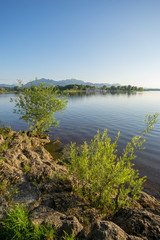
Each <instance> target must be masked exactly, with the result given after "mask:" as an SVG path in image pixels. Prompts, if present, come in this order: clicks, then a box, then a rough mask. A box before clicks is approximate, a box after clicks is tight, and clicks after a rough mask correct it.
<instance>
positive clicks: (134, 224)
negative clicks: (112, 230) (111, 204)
mask: <svg viewBox="0 0 160 240" xmlns="http://www.w3.org/2000/svg"><path fill="white" fill-rule="evenodd" d="M113 221H114V222H115V223H116V224H117V225H118V226H120V227H121V228H122V229H123V230H124V231H125V232H126V233H128V234H131V235H135V236H138V237H142V238H143V239H155V240H156V239H160V216H159V215H156V214H153V213H151V212H148V211H147V210H146V209H130V208H124V209H122V210H120V211H119V212H118V213H117V214H116V215H115V216H114V218H113Z"/></svg>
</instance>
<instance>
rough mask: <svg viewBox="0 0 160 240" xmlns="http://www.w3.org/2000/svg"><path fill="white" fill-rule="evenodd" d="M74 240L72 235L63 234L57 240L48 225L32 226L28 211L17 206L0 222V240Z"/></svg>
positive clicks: (53, 231)
mask: <svg viewBox="0 0 160 240" xmlns="http://www.w3.org/2000/svg"><path fill="white" fill-rule="evenodd" d="M11 239H15V240H29V239H32V240H56V239H63V240H74V238H73V235H72V234H71V235H68V234H67V233H64V236H62V237H61V238H58V236H57V234H56V230H55V229H54V228H53V227H52V226H51V225H50V226H45V225H40V226H38V225H34V224H32V223H31V221H30V219H29V216H28V211H27V210H26V209H25V207H24V206H22V205H20V204H17V205H16V206H15V207H12V208H10V209H9V210H7V217H6V218H3V220H2V221H1V222H0V240H11Z"/></svg>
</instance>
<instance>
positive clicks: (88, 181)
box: [69, 114, 158, 214]
mask: <svg viewBox="0 0 160 240" xmlns="http://www.w3.org/2000/svg"><path fill="white" fill-rule="evenodd" d="M157 117H158V114H155V115H153V117H152V116H150V115H147V118H146V120H145V123H146V129H145V130H144V131H142V136H135V137H133V139H132V141H131V142H130V143H128V144H127V145H126V147H125V149H124V151H123V153H122V155H121V156H118V155H117V141H118V139H119V135H120V133H118V136H117V138H116V139H115V141H114V142H111V139H110V138H109V136H108V133H107V130H104V132H103V133H102V134H100V132H99V131H98V132H97V135H96V136H95V137H94V139H93V140H91V142H90V143H89V144H88V143H87V142H84V144H83V145H81V146H80V147H77V146H76V144H75V143H71V153H70V163H69V168H70V172H71V173H72V175H73V180H74V184H75V188H76V189H77V190H78V191H80V192H81V194H83V195H84V196H85V197H87V198H88V199H89V200H90V201H91V203H92V204H93V205H94V206H95V207H98V208H101V209H103V210H106V211H108V213H109V212H111V214H112V213H114V212H115V211H117V210H118V209H119V208H121V207H124V206H127V205H131V203H132V201H133V200H136V199H138V198H139V196H140V193H141V191H142V188H143V187H142V185H143V183H144V182H145V177H142V178H140V177H139V173H138V171H137V170H135V169H134V168H133V166H134V164H133V163H132V161H131V160H133V159H134V158H135V157H136V156H135V151H136V150H137V149H142V145H143V143H144V142H145V135H146V134H147V133H148V132H150V131H151V129H152V128H153V124H154V123H155V122H157V120H156V119H157ZM79 189H80V190H79Z"/></svg>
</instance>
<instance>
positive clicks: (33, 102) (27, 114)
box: [11, 83, 67, 133]
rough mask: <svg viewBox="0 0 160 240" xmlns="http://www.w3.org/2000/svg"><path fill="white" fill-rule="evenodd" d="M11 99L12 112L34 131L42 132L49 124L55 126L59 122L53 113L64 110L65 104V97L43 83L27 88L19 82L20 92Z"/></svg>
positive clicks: (51, 86)
mask: <svg viewBox="0 0 160 240" xmlns="http://www.w3.org/2000/svg"><path fill="white" fill-rule="evenodd" d="M11 101H15V103H16V104H15V109H14V112H15V113H18V114H20V115H21V117H20V119H23V120H24V121H26V122H27V123H28V125H29V126H30V129H31V130H33V131H34V132H36V133H42V132H43V131H45V130H47V129H48V128H49V127H50V126H51V125H53V126H55V127H56V126H57V125H58V123H59V122H58V121H57V120H56V118H55V116H54V113H55V112H61V111H62V110H65V109H66V105H67V99H66V98H65V97H62V96H61V95H60V94H58V92H57V91H56V90H55V89H54V86H53V85H50V86H49V87H46V85H45V83H41V84H40V85H39V86H31V87H28V88H25V87H24V86H23V84H21V92H20V93H19V95H18V97H17V98H15V99H11Z"/></svg>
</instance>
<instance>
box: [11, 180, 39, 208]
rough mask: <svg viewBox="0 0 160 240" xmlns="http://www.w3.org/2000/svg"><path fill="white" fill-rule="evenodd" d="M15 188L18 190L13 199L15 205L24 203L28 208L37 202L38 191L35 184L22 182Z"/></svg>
mask: <svg viewBox="0 0 160 240" xmlns="http://www.w3.org/2000/svg"><path fill="white" fill-rule="evenodd" d="M15 188H16V189H17V190H18V192H17V194H16V195H15V196H14V198H13V200H14V201H15V202H16V203H25V206H29V205H30V204H32V203H34V202H35V201H38V199H39V190H38V188H37V187H36V185H35V184H33V183H31V182H22V183H20V184H17V185H16V186H15Z"/></svg>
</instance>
